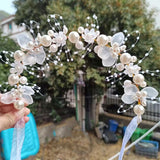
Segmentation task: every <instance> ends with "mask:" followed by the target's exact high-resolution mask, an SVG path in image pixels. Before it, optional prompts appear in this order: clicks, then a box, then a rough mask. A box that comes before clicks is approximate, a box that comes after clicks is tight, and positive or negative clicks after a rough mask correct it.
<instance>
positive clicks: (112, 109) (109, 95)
mask: <svg viewBox="0 0 160 160" xmlns="http://www.w3.org/2000/svg"><path fill="white" fill-rule="evenodd" d="M121 104H122V101H121V96H120V95H117V94H116V91H115V89H113V88H109V89H108V90H107V92H106V94H105V96H104V103H103V104H102V107H103V109H104V111H106V112H108V113H112V114H119V113H117V110H118V109H119V107H120V105H121ZM128 108H130V106H127V105H126V106H125V107H124V109H126V110H127V109H128ZM120 114H121V115H124V116H130V117H133V116H135V113H134V112H133V108H132V107H131V109H129V110H127V111H126V112H122V113H120ZM142 118H143V119H144V120H149V121H154V122H158V121H160V98H157V99H155V100H151V99H147V106H146V107H145V113H144V115H143V116H142Z"/></svg>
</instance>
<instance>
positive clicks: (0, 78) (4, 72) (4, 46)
mask: <svg viewBox="0 0 160 160" xmlns="http://www.w3.org/2000/svg"><path fill="white" fill-rule="evenodd" d="M17 49H18V46H17V44H16V43H15V42H14V41H13V40H12V39H10V38H9V37H8V36H2V32H1V31H0V53H1V55H3V54H2V51H13V52H14V51H15V50H17ZM0 70H1V72H0V84H2V83H3V82H6V81H7V77H8V74H9V66H8V65H7V64H4V63H3V62H2V61H0Z"/></svg>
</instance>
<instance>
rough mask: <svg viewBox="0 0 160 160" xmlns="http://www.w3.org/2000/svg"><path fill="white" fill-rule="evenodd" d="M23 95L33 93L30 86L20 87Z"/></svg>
mask: <svg viewBox="0 0 160 160" xmlns="http://www.w3.org/2000/svg"><path fill="white" fill-rule="evenodd" d="M21 89H22V90H23V93H24V94H28V95H33V94H34V93H35V92H34V90H33V89H32V87H30V86H21Z"/></svg>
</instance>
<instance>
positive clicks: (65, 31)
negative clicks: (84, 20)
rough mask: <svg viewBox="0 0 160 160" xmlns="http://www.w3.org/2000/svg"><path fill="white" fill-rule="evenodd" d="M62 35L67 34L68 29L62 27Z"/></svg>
mask: <svg viewBox="0 0 160 160" xmlns="http://www.w3.org/2000/svg"><path fill="white" fill-rule="evenodd" d="M63 33H64V34H67V33H68V28H67V27H66V26H65V25H64V26H63Z"/></svg>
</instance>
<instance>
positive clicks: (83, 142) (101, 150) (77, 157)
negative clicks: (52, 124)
mask: <svg viewBox="0 0 160 160" xmlns="http://www.w3.org/2000/svg"><path fill="white" fill-rule="evenodd" d="M120 148H121V140H119V141H118V143H117V144H105V143H104V142H103V141H102V140H100V139H98V138H97V137H96V136H95V135H94V134H93V133H86V134H84V133H82V132H81V131H80V128H79V127H78V126H77V127H75V128H74V129H73V131H72V137H67V138H61V139H54V140H52V141H51V142H49V143H47V144H44V145H41V147H40V151H39V153H38V154H37V155H36V158H35V157H34V160H108V159H109V158H110V157H112V156H113V155H115V154H116V153H117V152H118V151H120ZM132 150H133V149H132ZM147 159H148V158H146V157H144V156H139V155H136V154H134V152H133V151H128V152H127V153H126V154H125V156H124V158H123V160H147ZM158 159H159V160H160V156H159V157H158ZM150 160H152V159H150Z"/></svg>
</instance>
